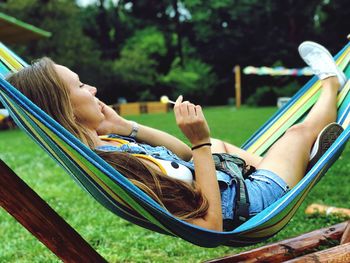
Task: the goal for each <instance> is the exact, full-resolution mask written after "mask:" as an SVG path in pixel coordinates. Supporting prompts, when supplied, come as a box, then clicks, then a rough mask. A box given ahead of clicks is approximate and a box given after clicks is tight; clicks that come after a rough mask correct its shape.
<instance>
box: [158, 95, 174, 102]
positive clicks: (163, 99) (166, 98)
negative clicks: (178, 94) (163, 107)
mask: <svg viewBox="0 0 350 263" xmlns="http://www.w3.org/2000/svg"><path fill="white" fill-rule="evenodd" d="M160 102H161V103H164V104H166V103H171V104H175V101H172V100H169V98H168V96H165V95H164V96H162V97H160Z"/></svg>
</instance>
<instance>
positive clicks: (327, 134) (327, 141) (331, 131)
mask: <svg viewBox="0 0 350 263" xmlns="http://www.w3.org/2000/svg"><path fill="white" fill-rule="evenodd" d="M343 131H344V129H343V127H342V126H341V125H339V124H338V123H335V122H332V123H330V124H328V125H327V126H326V127H324V128H323V130H322V131H321V132H320V133H319V134H318V136H317V139H316V141H315V144H314V145H313V147H312V150H311V153H310V162H309V167H312V166H314V164H315V163H316V162H317V161H318V160H319V159H320V158H321V157H322V155H323V154H324V153H325V152H326V151H327V150H328V149H329V148H330V147H331V145H332V144H333V143H334V142H335V140H336V139H337V138H338V137H339V135H340V134H341V133H342V132H343Z"/></svg>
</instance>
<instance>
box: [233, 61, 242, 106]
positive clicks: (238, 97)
mask: <svg viewBox="0 0 350 263" xmlns="http://www.w3.org/2000/svg"><path fill="white" fill-rule="evenodd" d="M234 72H235V95H236V108H237V109H239V108H240V107H241V67H240V66H239V65H236V66H235V67H234Z"/></svg>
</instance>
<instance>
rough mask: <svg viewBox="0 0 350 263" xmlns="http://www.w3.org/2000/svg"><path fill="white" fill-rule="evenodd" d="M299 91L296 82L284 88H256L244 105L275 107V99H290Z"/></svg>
mask: <svg viewBox="0 0 350 263" xmlns="http://www.w3.org/2000/svg"><path fill="white" fill-rule="evenodd" d="M298 89H299V84H298V82H297V81H293V82H291V83H289V84H288V85H286V86H284V87H269V86H263V87H260V88H257V90H256V91H255V93H254V94H253V95H251V96H250V97H249V98H248V99H247V101H246V104H248V105H250V106H276V103H277V98H279V97H292V96H293V95H294V94H295V93H296V92H297V91H298Z"/></svg>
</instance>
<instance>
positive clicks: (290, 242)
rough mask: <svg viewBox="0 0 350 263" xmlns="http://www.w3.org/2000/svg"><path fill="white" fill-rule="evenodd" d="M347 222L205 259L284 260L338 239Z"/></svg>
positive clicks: (225, 262) (228, 261) (223, 261)
mask: <svg viewBox="0 0 350 263" xmlns="http://www.w3.org/2000/svg"><path fill="white" fill-rule="evenodd" d="M346 224H347V222H343V223H340V224H337V225H334V226H331V227H327V228H323V229H318V230H315V231H312V232H309V233H306V234H303V235H301V236H298V237H294V238H290V239H286V240H282V241H280V242H277V243H273V244H270V245H266V246H263V247H260V248H256V249H252V250H250V251H246V252H242V253H239V254H236V255H232V256H226V257H223V258H219V259H214V260H210V261H207V263H214V262H215V263H231V262H285V261H286V260H288V259H292V258H295V257H297V256H299V255H304V254H305V253H308V252H309V253H312V252H314V251H315V249H316V248H318V247H319V246H321V245H326V243H327V242H328V241H329V240H340V238H341V236H342V234H343V232H344V229H345V227H346Z"/></svg>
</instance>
